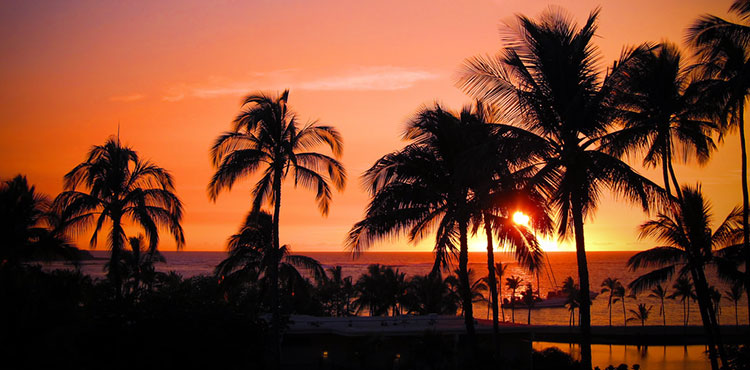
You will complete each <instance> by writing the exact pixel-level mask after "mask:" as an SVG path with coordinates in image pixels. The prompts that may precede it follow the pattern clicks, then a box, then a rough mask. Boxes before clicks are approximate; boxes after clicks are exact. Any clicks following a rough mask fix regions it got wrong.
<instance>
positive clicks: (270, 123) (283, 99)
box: [208, 90, 346, 367]
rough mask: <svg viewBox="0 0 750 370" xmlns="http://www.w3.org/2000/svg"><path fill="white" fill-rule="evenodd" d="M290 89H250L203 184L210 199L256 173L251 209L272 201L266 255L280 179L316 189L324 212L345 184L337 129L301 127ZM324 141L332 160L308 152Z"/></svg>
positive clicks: (219, 141)
mask: <svg viewBox="0 0 750 370" xmlns="http://www.w3.org/2000/svg"><path fill="white" fill-rule="evenodd" d="M288 100H289V90H285V91H284V92H283V93H281V94H280V95H278V96H276V97H272V96H269V95H267V94H265V93H262V92H259V93H253V94H250V95H248V96H247V97H246V98H245V99H244V101H243V102H242V107H243V109H242V111H241V112H240V113H239V115H237V118H235V119H234V123H233V126H232V130H231V131H228V132H224V133H223V134H221V135H220V136H219V137H218V138H216V141H215V142H214V145H213V146H212V148H211V157H212V160H213V164H214V166H215V167H216V172H215V173H214V175H213V177H212V178H211V181H210V183H209V185H208V193H209V197H210V198H211V200H214V201H215V200H216V198H217V197H218V196H219V193H220V192H221V191H222V190H224V189H227V190H230V189H231V188H232V186H233V185H234V183H235V182H236V181H237V180H239V179H240V178H242V177H246V176H250V175H252V174H255V173H257V172H261V173H262V175H261V178H260V180H259V181H258V182H257V183H256V184H255V186H254V187H253V189H252V193H251V194H252V195H251V199H252V211H253V213H256V212H257V211H258V210H260V208H261V206H262V205H263V203H265V202H269V203H270V204H272V205H273V207H274V210H273V229H272V231H273V232H272V238H271V240H272V241H271V246H272V248H273V250H274V251H275V252H274V253H270V254H269V256H270V257H271V258H279V257H280V255H279V253H278V251H279V250H280V248H281V247H280V243H279V214H280V211H281V183H282V181H283V180H284V179H285V178H286V176H287V175H288V174H289V173H291V174H292V176H293V178H294V185H295V186H297V185H298V184H299V185H302V186H303V187H305V188H308V189H311V190H314V191H315V192H316V195H315V199H316V200H317V203H318V209H319V210H320V212H321V213H322V214H323V215H327V214H328V209H329V205H330V202H331V197H332V195H331V186H330V184H333V186H334V187H335V188H337V189H339V190H342V189H343V188H344V185H345V183H346V171H345V170H344V167H343V166H342V165H341V163H339V161H338V160H337V159H338V158H340V156H341V154H342V152H343V144H342V140H341V135H340V134H339V132H338V131H337V130H336V129H335V128H333V127H331V126H321V125H318V124H317V123H316V122H312V123H310V124H307V125H304V126H300V124H299V123H298V121H297V116H296V115H295V114H294V112H293V111H292V110H291V109H289V107H288V105H287V102H288ZM319 144H323V145H325V146H327V147H329V148H330V150H331V152H332V153H333V155H334V157H335V158H332V157H330V156H328V155H325V154H321V153H318V152H315V151H313V148H314V147H315V146H317V145H319ZM278 265H279V264H278V263H276V262H273V261H272V262H271V263H270V264H269V271H268V278H269V279H270V285H271V286H270V287H271V307H272V313H273V319H272V330H271V333H272V335H273V336H274V339H273V340H274V343H275V345H274V353H273V359H274V361H273V363H274V364H276V365H275V366H276V367H278V366H277V365H278V363H279V361H280V355H281V352H280V351H281V347H280V346H281V336H280V333H281V332H280V330H281V316H280V312H279V286H278V278H279V277H278V275H279V271H278V269H277V266H278Z"/></svg>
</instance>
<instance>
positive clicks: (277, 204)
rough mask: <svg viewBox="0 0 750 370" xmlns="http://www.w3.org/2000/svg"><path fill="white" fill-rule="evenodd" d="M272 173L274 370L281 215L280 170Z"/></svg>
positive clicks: (275, 363) (278, 364) (278, 334)
mask: <svg viewBox="0 0 750 370" xmlns="http://www.w3.org/2000/svg"><path fill="white" fill-rule="evenodd" d="M276 167H277V168H276V169H275V171H274V179H273V180H274V182H273V192H274V208H273V235H272V237H271V239H272V240H273V243H272V244H271V247H272V248H273V250H272V251H271V261H270V266H268V279H269V280H270V284H271V312H272V315H273V316H272V320H271V340H272V342H271V346H272V350H271V356H272V366H273V368H275V369H278V368H280V367H281V307H280V306H279V261H278V259H279V255H278V251H279V250H280V248H279V244H280V243H279V215H280V213H281V173H282V172H281V171H282V169H281V168H278V167H279V166H276Z"/></svg>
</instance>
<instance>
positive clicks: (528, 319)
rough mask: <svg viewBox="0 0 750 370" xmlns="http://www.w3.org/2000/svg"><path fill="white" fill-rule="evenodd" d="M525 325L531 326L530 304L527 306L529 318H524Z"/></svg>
mask: <svg viewBox="0 0 750 370" xmlns="http://www.w3.org/2000/svg"><path fill="white" fill-rule="evenodd" d="M526 325H531V304H529V317H528V318H526Z"/></svg>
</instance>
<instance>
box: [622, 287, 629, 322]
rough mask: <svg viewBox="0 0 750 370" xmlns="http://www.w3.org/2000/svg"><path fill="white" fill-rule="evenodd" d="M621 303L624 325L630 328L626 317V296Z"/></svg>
mask: <svg viewBox="0 0 750 370" xmlns="http://www.w3.org/2000/svg"><path fill="white" fill-rule="evenodd" d="M620 301H621V302H622V325H623V326H628V319H627V318H626V317H625V294H623V295H622V299H620Z"/></svg>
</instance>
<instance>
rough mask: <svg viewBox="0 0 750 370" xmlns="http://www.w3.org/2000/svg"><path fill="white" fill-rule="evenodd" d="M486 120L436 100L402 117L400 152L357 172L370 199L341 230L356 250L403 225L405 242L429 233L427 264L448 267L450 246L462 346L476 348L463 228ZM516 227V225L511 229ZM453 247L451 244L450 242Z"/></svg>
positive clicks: (468, 219)
mask: <svg viewBox="0 0 750 370" xmlns="http://www.w3.org/2000/svg"><path fill="white" fill-rule="evenodd" d="M492 130H494V127H493V125H487V124H486V123H485V122H482V121H478V120H477V119H476V118H475V115H473V114H472V112H471V108H468V107H467V108H465V109H464V110H463V111H462V112H461V113H458V114H457V113H453V112H450V111H447V110H444V109H443V108H442V107H440V106H439V105H436V106H435V107H434V108H424V109H422V110H420V111H419V112H418V113H417V114H416V116H415V117H414V118H413V119H412V120H411V121H410V122H409V123H408V125H407V129H406V132H405V134H404V139H405V140H408V141H409V143H408V144H407V145H406V146H405V147H404V148H403V149H401V150H399V151H397V152H394V153H391V154H387V155H385V156H383V157H382V158H380V159H379V160H378V161H376V163H375V164H374V165H373V166H372V167H371V168H370V169H368V170H367V171H366V172H365V174H364V176H363V177H364V179H365V183H366V184H367V185H368V187H369V190H370V193H371V201H370V204H369V205H368V208H367V211H366V215H365V217H364V219H363V220H362V221H359V222H357V223H356V224H355V225H354V226H353V227H352V229H351V230H350V232H349V235H348V238H347V241H346V244H347V248H348V249H349V250H351V251H352V252H353V253H354V254H357V253H359V252H361V251H363V250H365V249H367V248H369V247H370V246H371V244H372V243H373V242H374V241H376V240H380V239H384V238H389V237H393V236H396V235H399V234H402V233H404V232H407V231H408V237H409V241H410V242H414V241H417V240H420V239H422V238H423V237H425V236H426V235H428V234H429V233H430V232H431V231H432V230H435V231H436V234H435V249H434V250H435V266H434V268H433V271H434V270H437V269H439V268H441V267H445V266H447V265H448V263H449V261H450V259H451V257H452V256H451V255H452V254H453V253H455V251H456V249H458V269H459V274H458V278H459V289H460V292H461V298H462V300H463V302H462V307H463V309H462V311H463V315H464V323H465V325H466V330H467V337H468V341H467V342H468V345H469V347H470V349H471V350H470V351H471V352H472V353H473V352H475V349H476V339H475V329H474V318H473V317H474V316H473V308H472V295H471V290H470V287H471V282H470V281H469V276H468V258H469V257H468V256H469V254H468V250H469V249H468V248H469V246H468V228H469V226H470V222H471V221H472V216H473V215H474V212H476V208H475V206H476V203H477V200H476V199H475V198H473V197H472V196H471V195H472V190H474V189H477V188H478V184H477V183H478V181H479V180H478V179H477V178H478V176H477V175H476V173H477V171H482V170H483V168H484V167H485V166H487V163H484V162H483V161H479V160H478V158H477V157H475V154H476V153H477V144H478V143H484V142H486V138H487V136H488V135H492V133H493V131H492ZM516 230H517V229H516ZM456 245H458V248H457V247H456Z"/></svg>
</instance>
